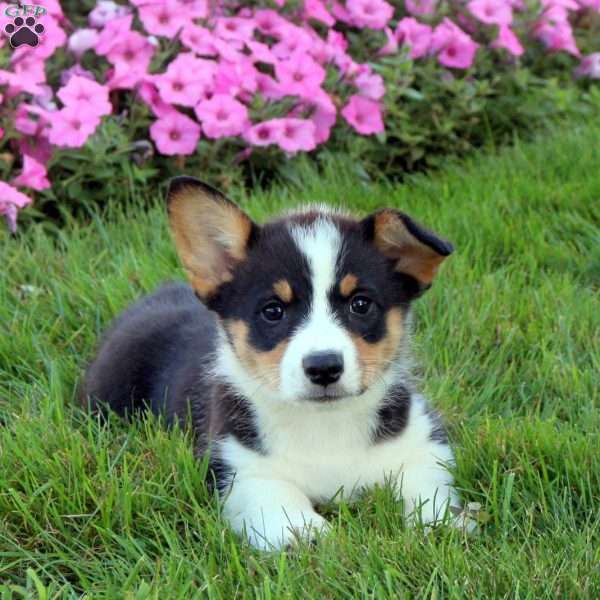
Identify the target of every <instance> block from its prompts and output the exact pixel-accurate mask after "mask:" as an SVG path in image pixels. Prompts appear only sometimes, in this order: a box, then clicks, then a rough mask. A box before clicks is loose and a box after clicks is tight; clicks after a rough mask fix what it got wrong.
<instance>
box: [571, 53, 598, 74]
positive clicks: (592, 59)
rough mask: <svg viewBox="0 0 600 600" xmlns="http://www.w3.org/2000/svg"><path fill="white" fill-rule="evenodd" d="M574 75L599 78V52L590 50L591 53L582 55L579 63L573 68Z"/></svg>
mask: <svg viewBox="0 0 600 600" xmlns="http://www.w3.org/2000/svg"><path fill="white" fill-rule="evenodd" d="M575 75H577V76H578V77H589V78H590V79H600V52H592V54H588V55H587V56H584V57H583V59H582V61H581V63H580V65H579V66H578V67H577V69H575Z"/></svg>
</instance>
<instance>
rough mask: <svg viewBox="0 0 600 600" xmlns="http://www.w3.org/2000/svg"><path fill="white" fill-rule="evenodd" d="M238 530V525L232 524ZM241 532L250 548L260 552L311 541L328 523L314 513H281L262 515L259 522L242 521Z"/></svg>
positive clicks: (320, 533) (251, 520)
mask: <svg viewBox="0 0 600 600" xmlns="http://www.w3.org/2000/svg"><path fill="white" fill-rule="evenodd" d="M232 525H233V526H234V528H235V529H238V530H240V529H241V528H240V527H239V526H236V525H239V524H236V523H232ZM242 528H243V530H245V532H246V537H247V538H248V541H249V542H250V544H252V546H254V547H255V548H258V549H260V550H280V549H282V548H286V547H288V546H292V545H294V544H296V543H297V542H298V541H299V540H304V541H311V540H313V539H315V538H316V537H318V536H319V535H324V534H326V533H327V531H328V530H329V528H330V525H329V523H328V522H327V521H326V520H325V519H324V518H323V517H322V516H321V515H319V514H317V513H316V512H312V513H303V512H294V513H291V514H290V513H289V512H283V511H281V513H279V511H278V514H276V515H264V518H263V519H261V520H257V519H256V518H254V519H243V526H242Z"/></svg>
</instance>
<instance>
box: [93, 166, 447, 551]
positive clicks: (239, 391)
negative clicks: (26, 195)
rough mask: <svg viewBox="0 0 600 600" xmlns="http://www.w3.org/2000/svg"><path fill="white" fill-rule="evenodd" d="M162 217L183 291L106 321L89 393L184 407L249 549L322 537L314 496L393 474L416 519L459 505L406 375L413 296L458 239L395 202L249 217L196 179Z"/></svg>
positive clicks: (431, 518)
mask: <svg viewBox="0 0 600 600" xmlns="http://www.w3.org/2000/svg"><path fill="white" fill-rule="evenodd" d="M168 213H169V220H170V227H171V231H172V234H173V238H174V241H175V245H176V247H177V251H178V253H179V256H180V258H181V261H182V263H183V265H184V267H185V269H186V271H187V274H188V276H189V280H190V283H191V286H188V285H186V284H172V285H168V286H166V287H164V288H162V289H161V290H159V291H158V292H156V293H155V294H153V295H151V296H149V297H147V298H145V299H143V300H141V301H140V302H139V303H137V304H136V305H134V306H133V307H131V308H129V309H128V310H127V311H126V312H125V313H124V314H123V315H122V316H121V317H120V318H119V319H118V320H117V321H116V323H115V324H114V325H113V327H112V330H111V331H110V332H109V333H108V334H107V335H106V336H105V338H104V341H103V343H102V344H101V347H100V349H99V352H98V355H97V357H96V359H95V360H94V362H93V363H92V364H91V366H90V367H89V369H88V372H87V376H86V378H85V383H84V396H85V401H86V402H87V403H90V404H91V406H92V407H93V408H97V409H101V408H102V407H103V406H109V407H111V408H112V409H113V410H114V411H116V412H117V413H119V414H122V415H125V414H131V413H134V412H136V411H138V410H140V409H150V410H152V411H153V412H155V413H161V414H165V415H166V418H167V420H168V422H170V423H173V422H175V421H182V422H184V421H186V418H187V417H188V415H189V416H190V417H191V426H192V427H193V430H194V435H195V453H196V455H197V456H198V457H203V456H205V455H206V454H207V453H208V455H209V465H210V473H211V481H213V482H214V483H215V484H216V486H217V487H218V490H219V493H220V496H221V498H222V501H223V503H224V505H223V513H224V515H225V517H226V518H227V520H228V521H229V523H230V524H231V526H232V527H233V529H234V530H235V531H236V532H240V533H245V534H246V535H247V537H248V539H249V541H250V542H251V543H252V544H253V545H254V546H257V547H259V548H263V549H272V548H280V547H283V546H286V545H288V544H290V543H291V542H293V541H294V539H296V538H297V536H304V537H305V538H310V537H312V536H313V535H314V534H315V533H316V532H319V531H323V530H326V529H327V522H326V521H325V519H323V517H321V516H320V515H319V514H318V513H317V512H316V511H315V509H314V505H315V504H318V503H319V502H323V501H327V500H330V499H331V498H333V497H336V498H340V497H344V498H346V499H352V498H354V497H355V496H356V495H357V494H358V493H359V492H360V491H361V490H362V489H364V488H368V487H369V486H373V485H374V484H383V483H384V482H385V481H386V480H387V479H390V478H393V479H394V480H395V481H396V484H397V485H396V486H395V489H396V490H397V493H398V495H399V496H400V497H401V498H402V499H403V500H404V507H405V511H406V513H407V515H413V516H414V515H418V518H419V519H420V520H422V522H425V523H430V522H435V521H436V520H438V519H440V518H441V517H442V516H443V515H444V513H445V511H446V510H447V509H448V507H449V505H456V504H457V499H456V497H455V494H454V492H453V490H452V487H451V485H452V477H451V475H450V474H449V472H448V470H447V469H446V466H447V465H448V464H449V463H452V459H453V456H452V451H451V449H450V447H449V445H448V442H447V439H446V435H445V433H444V429H443V427H442V425H441V422H440V419H439V417H438V415H437V414H436V413H435V412H433V411H432V410H431V409H430V408H429V407H428V405H427V403H426V401H425V399H424V398H423V396H421V395H420V394H419V393H418V392H417V391H415V390H414V389H413V386H412V384H411V380H410V376H409V372H408V366H407V356H408V345H409V337H410V335H409V331H410V307H411V303H412V301H413V300H415V299H416V298H418V297H419V296H420V295H421V294H422V293H423V292H424V291H425V290H427V289H428V288H429V287H430V285H431V283H432V281H433V279H434V277H435V275H436V272H437V270H438V267H439V266H440V264H441V263H442V261H443V260H444V259H445V258H446V257H447V256H448V255H449V254H450V253H451V252H452V250H453V249H452V246H451V245H450V244H449V243H448V242H446V241H444V240H442V239H441V238H439V237H437V236H436V235H434V234H433V233H431V232H429V231H427V230H426V229H424V228H423V227H421V226H420V225H418V224H417V223H415V222H414V221H413V220H412V219H411V218H410V217H408V216H407V215H405V214H403V213H401V212H398V211H396V210H393V209H383V210H380V211H378V212H376V213H374V214H371V215H369V216H367V217H366V218H364V219H362V220H356V219H353V218H351V217H350V216H348V215H345V214H342V213H338V212H332V211H330V210H328V209H326V208H313V207H311V208H309V209H307V210H306V211H303V212H297V213H291V214H288V215H286V216H284V217H282V218H280V219H277V220H274V221H271V222H268V223H266V224H265V225H258V224H256V223H254V222H253V221H252V220H251V219H250V218H249V217H248V216H247V215H246V214H245V213H244V212H242V211H241V210H240V209H239V208H238V207H237V206H236V205H235V204H234V203H233V202H232V201H231V200H229V199H227V198H226V197H225V196H223V195H222V194H221V193H219V192H218V191H217V190H215V189H213V188H212V187H210V186H208V185H206V184H204V183H202V182H200V181H197V180H195V179H192V178H189V177H179V178H176V179H174V180H173V181H172V183H171V186H170V189H169V192H168Z"/></svg>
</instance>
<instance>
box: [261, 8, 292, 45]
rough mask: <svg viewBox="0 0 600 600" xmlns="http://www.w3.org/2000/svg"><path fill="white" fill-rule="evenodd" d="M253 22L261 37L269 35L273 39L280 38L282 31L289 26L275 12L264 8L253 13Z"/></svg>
mask: <svg viewBox="0 0 600 600" xmlns="http://www.w3.org/2000/svg"><path fill="white" fill-rule="evenodd" d="M254 22H255V23H256V27H257V28H258V30H259V31H260V32H261V33H262V34H263V35H270V36H272V37H275V38H280V37H281V32H282V29H285V28H287V27H288V26H289V22H288V21H287V20H286V19H284V18H283V17H281V16H279V15H278V14H277V12H276V11H274V10H271V9H264V8H263V9H259V10H257V11H256V12H255V13H254Z"/></svg>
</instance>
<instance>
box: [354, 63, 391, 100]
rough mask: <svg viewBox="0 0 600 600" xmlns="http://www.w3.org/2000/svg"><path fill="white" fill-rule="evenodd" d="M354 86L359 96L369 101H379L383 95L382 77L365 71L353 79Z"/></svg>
mask: <svg viewBox="0 0 600 600" xmlns="http://www.w3.org/2000/svg"><path fill="white" fill-rule="evenodd" d="M354 85H355V86H356V89H357V90H358V91H359V92H360V95H361V96H364V97H365V98H370V99H371V100H381V98H383V95H384V94H385V85H384V83H383V77H382V76H381V75H378V74H377V73H372V72H371V71H370V69H369V70H365V71H364V72H362V73H359V74H358V75H357V76H356V77H355V78H354Z"/></svg>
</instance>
